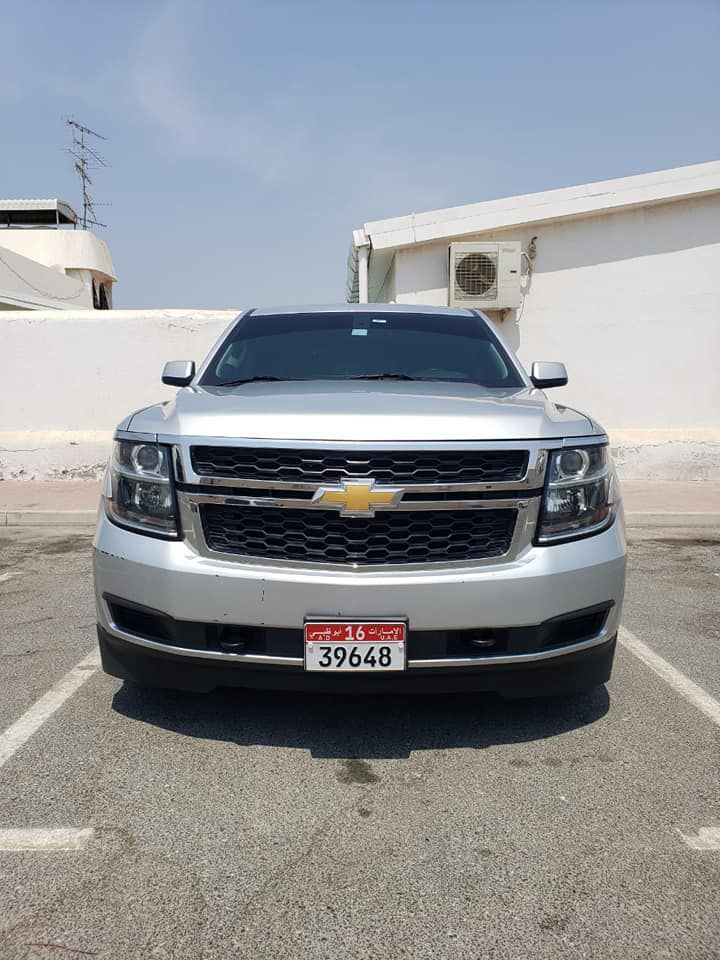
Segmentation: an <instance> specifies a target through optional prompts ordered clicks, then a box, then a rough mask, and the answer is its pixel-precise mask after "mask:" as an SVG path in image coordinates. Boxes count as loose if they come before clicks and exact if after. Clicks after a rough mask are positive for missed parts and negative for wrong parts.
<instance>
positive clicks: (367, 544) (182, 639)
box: [94, 304, 625, 697]
mask: <svg viewBox="0 0 720 960" xmlns="http://www.w3.org/2000/svg"><path fill="white" fill-rule="evenodd" d="M566 381H567V376H566V373H565V368H564V366H563V365H562V364H558V363H535V364H533V367H532V375H531V376H530V377H528V376H527V374H526V373H525V371H524V370H523V368H522V367H521V365H520V363H519V362H518V360H517V359H516V358H515V357H514V356H513V355H512V354H511V353H510V352H509V351H508V349H507V347H506V346H505V345H504V344H503V343H502V341H501V340H500V339H499V338H498V336H497V334H496V333H495V331H494V329H493V327H492V325H491V323H490V322H489V321H488V320H487V318H486V317H484V316H483V315H482V314H480V313H478V312H476V311H473V310H446V309H440V308H434V307H409V306H390V305H388V304H377V305H373V304H363V305H357V306H347V305H345V306H337V307H298V308H292V309H283V310H247V311H245V312H244V313H242V314H241V315H240V316H239V317H238V318H237V320H235V321H234V322H233V323H232V324H231V326H230V328H229V330H228V331H227V332H226V333H225V335H224V336H223V337H222V338H221V340H220V341H219V342H218V344H216V346H215V347H214V348H213V350H212V351H211V353H210V355H209V357H208V359H207V360H206V361H205V362H204V363H203V365H202V366H201V367H200V369H199V371H197V372H196V370H195V365H194V363H191V362H173V363H169V364H167V366H166V368H165V372H164V374H163V382H164V383H166V384H170V385H173V386H178V387H180V388H181V389H180V390H179V391H178V393H177V396H176V397H175V399H174V400H172V401H170V402H167V403H160V404H156V405H155V406H151V407H147V408H145V409H144V410H139V411H138V412H136V413H133V414H131V415H130V416H129V417H127V418H126V419H125V420H124V421H123V422H122V423H121V424H120V426H119V427H118V429H117V431H116V433H115V444H114V451H113V454H112V458H111V462H110V464H109V467H108V471H107V474H106V477H105V482H104V488H103V497H102V501H101V508H100V516H99V520H98V527H97V534H96V537H95V542H94V546H95V550H94V571H95V590H96V597H97V615H98V636H99V642H100V649H101V653H102V661H103V666H104V668H105V670H106V671H107V672H108V673H110V674H112V675H113V676H116V677H122V678H124V679H127V680H131V681H136V682H138V683H143V684H149V685H154V686H162V687H177V688H183V689H193V690H211V689H213V688H214V687H216V686H258V687H268V688H269V687H272V688H280V689H283V688H302V689H315V690H330V691H346V690H349V689H352V690H363V691H380V690H386V689H394V690H407V691H425V690H443V691H454V690H493V691H497V692H499V693H501V694H503V695H505V696H512V697H515V696H534V695H543V694H556V693H565V692H571V691H577V690H585V689H588V688H590V687H592V686H594V685H596V684H600V683H603V682H604V681H605V680H607V679H608V677H609V675H610V669H611V666H612V660H613V655H614V651H615V637H616V634H617V630H618V624H619V622H620V612H621V606H622V600H623V590H624V584H625V537H624V529H623V520H622V508H621V504H620V497H619V493H618V487H617V482H616V479H615V473H614V469H613V466H612V462H611V460H610V456H609V452H608V438H607V437H606V435H605V434H604V433H603V431H602V429H601V427H599V426H598V424H597V423H595V422H594V421H593V420H592V419H590V417H588V416H586V415H585V414H582V413H579V412H578V411H576V410H572V409H570V408H569V407H564V406H560V405H558V404H555V403H552V402H551V401H550V400H548V399H547V397H546V396H545V393H544V392H543V391H544V389H546V388H548V387H555V386H562V385H563V384H564V383H565V382H566Z"/></svg>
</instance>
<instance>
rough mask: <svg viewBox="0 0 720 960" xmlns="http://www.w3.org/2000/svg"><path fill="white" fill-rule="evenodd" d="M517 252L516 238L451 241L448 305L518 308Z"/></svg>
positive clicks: (518, 264)
mask: <svg viewBox="0 0 720 960" xmlns="http://www.w3.org/2000/svg"><path fill="white" fill-rule="evenodd" d="M520 254H521V244H520V241H519V240H499V241H496V242H495V243H489V242H487V243H485V242H482V243H480V242H475V243H451V244H450V276H449V283H448V303H449V304H450V306H451V307H477V308H479V309H480V310H505V309H506V308H512V307H519V306H520V300H521V292H520V276H521V275H520Z"/></svg>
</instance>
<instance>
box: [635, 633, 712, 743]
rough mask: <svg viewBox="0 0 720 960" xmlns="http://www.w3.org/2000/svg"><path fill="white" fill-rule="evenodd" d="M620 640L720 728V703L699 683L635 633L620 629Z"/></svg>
mask: <svg viewBox="0 0 720 960" xmlns="http://www.w3.org/2000/svg"><path fill="white" fill-rule="evenodd" d="M618 640H619V641H620V643H622V645H623V646H624V647H626V648H627V649H628V650H629V651H630V653H632V654H634V655H635V656H636V657H637V658H638V660H642V662H643V663H644V664H645V665H646V666H647V667H650V669H651V670H652V671H654V672H655V673H656V674H657V675H658V676H659V677H662V679H663V680H664V681H665V683H667V684H669V685H670V686H671V687H672V688H673V690H675V691H677V693H679V694H680V696H681V697H684V698H685V699H686V700H687V701H688V702H689V703H691V704H692V705H693V706H694V707H697V709H698V710H700V711H702V713H704V714H705V716H706V717H709V719H710V720H712V722H713V723H715V724H717V726H718V727H720V703H718V701H717V700H716V699H715V698H714V697H711V696H710V694H709V693H707V692H706V691H705V690H703V688H702V687H700V686H698V685H697V683H693V681H692V680H690V679H689V678H688V677H686V676H685V674H684V673H680V671H679V670H676V669H675V667H674V666H673V665H672V664H671V663H668V662H667V660H664V659H663V658H662V657H661V656H659V655H658V654H657V653H655V651H654V650H653V649H652V648H651V647H649V646H648V645H647V644H646V643H643V641H642V640H640V639H638V637H636V636H635V634H634V633H631V632H630V631H629V630H626V629H625V627H620V631H619V633H618Z"/></svg>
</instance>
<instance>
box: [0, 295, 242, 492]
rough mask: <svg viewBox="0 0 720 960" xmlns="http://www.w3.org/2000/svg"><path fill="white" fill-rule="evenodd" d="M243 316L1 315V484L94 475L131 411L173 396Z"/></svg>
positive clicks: (225, 313)
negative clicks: (175, 382) (168, 371)
mask: <svg viewBox="0 0 720 960" xmlns="http://www.w3.org/2000/svg"><path fill="white" fill-rule="evenodd" d="M238 312H239V310H218V311H212V310H193V311H190V310H146V311H140V310H138V311H135V310H107V311H105V310H103V311H57V312H56V311H53V312H48V313H45V312H41V311H32V312H2V313H0V374H1V376H2V390H1V391H0V479H11V478H16V477H20V478H27V479H33V478H34V479H46V478H50V479H58V478H63V477H73V478H78V477H91V476H96V475H97V474H98V473H99V471H100V470H102V468H103V466H104V463H105V461H106V460H107V456H108V451H109V446H110V440H111V437H112V431H113V429H114V427H115V425H116V424H117V423H118V422H119V421H120V420H121V419H122V418H123V417H124V416H126V415H127V414H128V413H130V412H132V411H133V410H137V409H138V408H140V407H144V406H147V404H149V403H154V402H157V401H160V400H166V399H169V398H170V397H172V396H173V394H174V393H175V389H174V388H172V387H166V386H164V385H163V384H162V383H161V382H160V375H161V373H162V368H163V364H164V363H165V361H166V360H195V361H196V362H200V361H201V360H202V359H203V358H204V356H205V354H206V353H207V352H208V350H209V349H210V347H211V346H212V344H213V343H214V342H215V340H216V339H217V338H218V337H219V336H220V334H221V333H222V331H223V329H224V328H225V327H226V326H227V325H228V324H229V323H230V321H231V320H233V319H234V317H236V316H237V314H238Z"/></svg>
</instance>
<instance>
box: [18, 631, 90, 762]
mask: <svg viewBox="0 0 720 960" xmlns="http://www.w3.org/2000/svg"><path fill="white" fill-rule="evenodd" d="M99 666H100V652H99V651H98V650H97V649H95V650H93V651H92V653H90V654H88V656H87V657H85V658H84V659H83V660H81V661H80V663H78V664H76V666H74V667H73V668H72V670H69V671H68V672H67V673H66V674H65V676H64V677H61V678H60V680H58V682H57V683H56V684H55V686H54V687H51V688H50V689H49V690H48V692H47V693H46V694H44V695H43V696H42V697H40V699H39V700H36V701H35V703H34V704H33V705H32V706H31V707H30V709H29V710H26V711H25V713H24V714H23V715H22V716H21V717H20V719H19V720H16V721H15V723H13V724H12V726H10V727H8V728H7V730H5V732H4V733H0V767H1V766H2V765H3V764H4V763H6V762H7V761H8V760H9V759H10V757H12V755H13V754H14V753H15V752H16V751H17V750H19V749H20V747H21V746H22V745H23V744H24V743H25V742H26V741H27V740H29V739H30V737H31V736H32V735H33V734H34V733H35V732H36V731H37V730H39V729H40V727H41V726H42V725H43V724H44V723H45V721H46V720H47V719H48V718H49V717H51V716H52V715H53V714H54V713H55V711H56V710H57V709H58V708H59V707H61V706H62V705H63V703H65V701H66V700H67V699H68V697H71V696H72V695H73V694H74V693H75V691H76V690H78V689H79V688H80V687H81V686H82V685H83V684H84V683H85V681H86V680H87V679H88V678H89V677H91V676H92V675H93V673H95V671H96V670H97V668H98V667H99Z"/></svg>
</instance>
